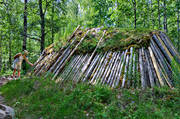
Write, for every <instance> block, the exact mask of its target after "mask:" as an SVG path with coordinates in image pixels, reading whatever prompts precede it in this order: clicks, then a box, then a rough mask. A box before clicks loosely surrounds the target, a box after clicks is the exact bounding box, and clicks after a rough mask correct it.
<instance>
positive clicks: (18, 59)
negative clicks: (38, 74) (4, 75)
mask: <svg viewBox="0 0 180 119" xmlns="http://www.w3.org/2000/svg"><path fill="white" fill-rule="evenodd" d="M28 54H29V52H28V51H27V50H24V51H23V53H18V54H16V55H15V56H14V61H13V64H12V68H13V69H14V71H13V77H15V73H16V71H18V77H20V75H21V74H20V72H21V66H22V62H23V60H25V61H26V62H27V63H28V64H29V65H31V66H33V64H32V63H31V62H29V60H28V58H27V55H28Z"/></svg>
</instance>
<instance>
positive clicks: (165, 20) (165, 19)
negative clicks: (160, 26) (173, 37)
mask: <svg viewBox="0 0 180 119" xmlns="http://www.w3.org/2000/svg"><path fill="white" fill-rule="evenodd" d="M164 31H165V32H168V29H167V14H166V0H164Z"/></svg>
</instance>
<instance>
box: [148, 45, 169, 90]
mask: <svg viewBox="0 0 180 119" xmlns="http://www.w3.org/2000/svg"><path fill="white" fill-rule="evenodd" d="M150 46H151V49H152V51H153V53H154V54H155V56H156V57H157V58H156V59H157V61H158V63H159V65H160V68H161V70H162V75H163V76H164V78H165V80H166V83H167V84H168V86H169V87H170V88H172V83H171V81H170V79H169V77H168V74H167V73H169V70H168V67H167V66H166V65H165V64H164V65H163V61H164V60H163V59H161V56H159V55H158V53H157V51H156V49H155V47H153V45H150Z"/></svg>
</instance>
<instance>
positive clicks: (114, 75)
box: [108, 52, 121, 88]
mask: <svg viewBox="0 0 180 119" xmlns="http://www.w3.org/2000/svg"><path fill="white" fill-rule="evenodd" d="M120 60H121V53H120V52H118V55H117V58H116V61H115V63H114V65H113V68H112V69H113V71H111V74H110V76H109V78H110V79H108V80H110V83H109V85H110V87H112V88H113V86H114V85H113V84H114V82H115V81H116V79H117V74H116V73H117V72H118V70H119V69H118V66H119V64H120Z"/></svg>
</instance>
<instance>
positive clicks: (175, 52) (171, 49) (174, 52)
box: [158, 33, 180, 63]
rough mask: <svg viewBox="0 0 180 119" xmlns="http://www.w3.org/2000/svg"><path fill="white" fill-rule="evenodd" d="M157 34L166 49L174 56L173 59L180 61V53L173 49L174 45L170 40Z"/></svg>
mask: <svg viewBox="0 0 180 119" xmlns="http://www.w3.org/2000/svg"><path fill="white" fill-rule="evenodd" d="M158 36H159V37H160V38H161V40H162V41H163V43H164V44H165V45H166V47H167V49H168V50H169V52H170V53H171V54H172V56H173V57H174V58H175V60H176V61H177V62H178V63H180V55H179V53H178V52H177V51H176V50H175V48H174V46H173V45H171V43H170V42H168V40H167V39H166V38H164V37H163V36H162V35H161V33H160V34H158Z"/></svg>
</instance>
